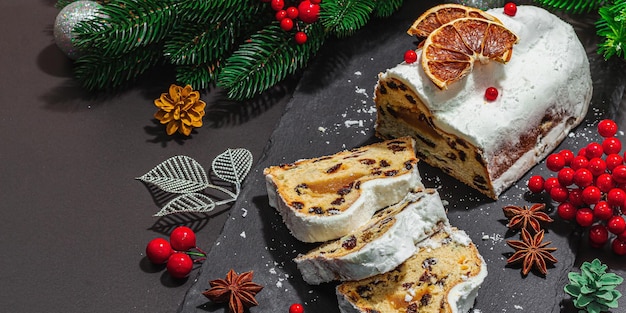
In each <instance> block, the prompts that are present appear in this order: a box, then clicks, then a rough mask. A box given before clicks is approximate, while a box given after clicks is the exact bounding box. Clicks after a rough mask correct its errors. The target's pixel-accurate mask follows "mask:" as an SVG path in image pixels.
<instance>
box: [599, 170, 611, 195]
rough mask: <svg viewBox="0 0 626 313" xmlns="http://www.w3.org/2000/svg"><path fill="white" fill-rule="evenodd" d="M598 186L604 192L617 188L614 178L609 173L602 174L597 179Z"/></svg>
mask: <svg viewBox="0 0 626 313" xmlns="http://www.w3.org/2000/svg"><path fill="white" fill-rule="evenodd" d="M596 186H597V187H598V188H600V191H602V192H609V190H611V189H613V188H615V184H614V183H613V176H611V174H609V173H604V174H601V175H600V176H598V177H597V178H596Z"/></svg>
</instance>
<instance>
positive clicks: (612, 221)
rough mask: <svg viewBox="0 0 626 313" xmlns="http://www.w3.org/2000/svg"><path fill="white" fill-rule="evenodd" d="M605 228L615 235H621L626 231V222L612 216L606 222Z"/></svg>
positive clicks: (621, 218) (619, 217)
mask: <svg viewBox="0 0 626 313" xmlns="http://www.w3.org/2000/svg"><path fill="white" fill-rule="evenodd" d="M606 228H608V230H609V231H610V232H612V233H614V234H616V235H618V234H621V233H623V232H624V231H625V230H626V222H625V221H624V218H623V217H621V216H613V217H611V218H609V220H608V221H607V222H606Z"/></svg>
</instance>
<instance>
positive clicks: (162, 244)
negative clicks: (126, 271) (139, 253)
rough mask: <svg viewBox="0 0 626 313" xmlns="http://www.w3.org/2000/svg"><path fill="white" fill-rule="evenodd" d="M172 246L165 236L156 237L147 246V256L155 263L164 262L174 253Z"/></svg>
mask: <svg viewBox="0 0 626 313" xmlns="http://www.w3.org/2000/svg"><path fill="white" fill-rule="evenodd" d="M172 252H173V251H172V246H170V243H169V242H168V241H167V240H165V239H163V238H154V239H152V240H150V242H148V245H147V246H146V256H147V257H148V260H150V262H152V263H154V264H163V263H165V262H167V259H168V258H169V257H170V255H171V254H172Z"/></svg>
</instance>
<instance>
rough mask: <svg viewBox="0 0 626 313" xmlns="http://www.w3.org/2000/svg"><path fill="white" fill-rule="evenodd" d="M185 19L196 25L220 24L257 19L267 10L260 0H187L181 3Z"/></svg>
mask: <svg viewBox="0 0 626 313" xmlns="http://www.w3.org/2000/svg"><path fill="white" fill-rule="evenodd" d="M180 8H181V12H185V14H184V15H185V19H186V20H188V21H193V22H196V23H201V24H206V23H219V22H220V21H224V20H232V19H233V18H247V19H249V18H250V17H255V18H257V19H258V15H257V14H259V13H260V12H261V11H262V10H264V9H266V5H265V3H263V2H262V1H260V0H187V1H184V2H182V3H181V6H180Z"/></svg>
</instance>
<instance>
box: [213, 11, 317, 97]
mask: <svg viewBox="0 0 626 313" xmlns="http://www.w3.org/2000/svg"><path fill="white" fill-rule="evenodd" d="M298 26H299V28H300V29H301V30H302V31H304V32H306V33H307V35H308V38H309V39H308V40H307V42H306V43H305V44H303V45H298V44H296V43H295V42H294V40H293V33H291V32H286V31H284V30H282V29H281V28H280V27H279V26H278V22H274V23H272V24H271V25H268V26H267V27H265V28H263V29H262V30H260V31H259V32H257V33H255V34H253V35H252V36H251V37H250V39H249V40H246V41H245V42H244V43H243V44H242V45H241V46H240V47H239V48H238V49H237V50H236V51H235V52H234V53H233V54H232V55H231V56H230V57H229V58H228V59H227V61H226V64H225V66H224V68H223V70H222V72H221V73H220V74H219V76H218V80H217V85H218V86H219V87H224V88H225V89H227V90H228V97H229V98H231V99H235V100H243V99H249V98H252V97H253V96H255V95H257V94H259V93H261V92H263V91H265V90H267V89H269V88H270V87H272V86H273V85H275V84H276V83H278V82H280V81H281V80H283V79H284V78H285V77H286V76H287V75H288V74H293V73H295V72H296V71H297V70H298V69H301V68H303V67H304V66H305V65H306V64H307V62H308V61H309V59H310V58H311V57H312V56H313V55H315V53H316V52H317V51H318V50H319V49H320V47H321V46H322V44H323V43H324V40H325V37H324V29H323V27H322V26H321V25H320V23H313V24H304V23H298Z"/></svg>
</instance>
